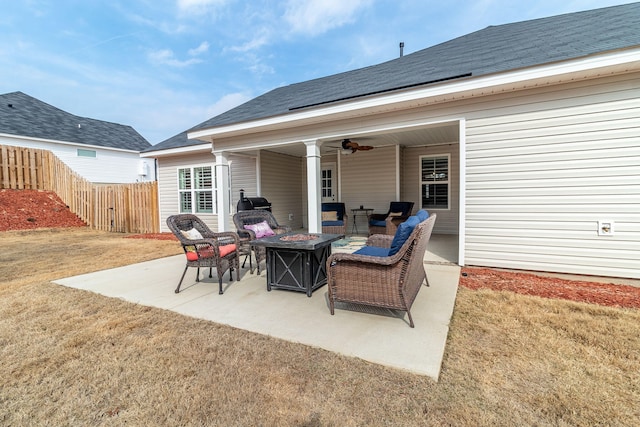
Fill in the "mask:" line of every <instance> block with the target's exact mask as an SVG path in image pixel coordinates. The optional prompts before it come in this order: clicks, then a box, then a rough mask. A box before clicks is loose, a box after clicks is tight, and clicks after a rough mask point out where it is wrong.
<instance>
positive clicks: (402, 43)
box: [400, 42, 404, 58]
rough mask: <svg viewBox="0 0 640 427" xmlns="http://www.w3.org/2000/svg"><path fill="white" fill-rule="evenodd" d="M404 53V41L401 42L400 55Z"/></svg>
mask: <svg viewBox="0 0 640 427" xmlns="http://www.w3.org/2000/svg"><path fill="white" fill-rule="evenodd" d="M403 55H404V42H400V57H401V58H402V56H403Z"/></svg>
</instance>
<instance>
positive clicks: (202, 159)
mask: <svg viewBox="0 0 640 427" xmlns="http://www.w3.org/2000/svg"><path fill="white" fill-rule="evenodd" d="M229 160H230V161H231V205H232V212H235V206H236V203H237V202H238V197H239V194H240V193H239V192H240V188H244V189H245V190H247V191H249V192H251V191H253V192H254V194H255V186H256V184H255V183H256V168H255V164H256V162H255V159H254V158H250V157H241V156H231V157H230V158H229ZM215 164H216V158H215V156H214V155H212V154H207V153H200V154H190V155H181V156H175V157H161V158H159V159H158V195H159V197H158V200H159V204H160V206H159V207H160V230H161V231H164V232H166V231H169V229H168V228H167V222H166V221H167V218H168V217H169V216H170V215H176V214H178V213H180V210H179V202H178V200H179V199H178V175H177V173H178V169H179V168H183V167H192V166H200V165H210V166H211V167H212V168H214V167H215ZM248 194H252V193H248ZM198 216H199V217H200V218H202V220H203V221H204V222H205V223H206V224H207V226H209V228H211V229H212V230H214V231H217V230H218V215H217V214H198ZM229 227H230V228H229V229H230V230H233V229H234V228H235V227H234V226H233V225H232V224H230V225H229Z"/></svg>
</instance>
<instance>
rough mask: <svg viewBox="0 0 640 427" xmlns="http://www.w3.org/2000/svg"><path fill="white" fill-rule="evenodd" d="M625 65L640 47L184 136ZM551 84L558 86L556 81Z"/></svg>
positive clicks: (638, 59)
mask: <svg viewBox="0 0 640 427" xmlns="http://www.w3.org/2000/svg"><path fill="white" fill-rule="evenodd" d="M625 64H628V65H629V68H630V69H640V48H634V49H628V50H622V51H616V52H612V53H607V54H602V55H594V56H588V57H584V58H580V59H575V60H569V61H563V62H557V63H552V64H547V65H541V66H536V67H530V68H523V69H519V70H513V71H508V72H503V73H497V74H490V75H485V76H480V77H473V76H472V77H469V78H466V79H464V80H460V81H455V80H454V81H448V82H443V83H440V84H433V85H428V86H426V87H423V88H419V89H415V88H412V89H408V90H402V91H398V92H394V93H389V94H382V95H378V96H371V97H366V98H363V99H360V100H350V101H345V102H336V103H334V104H332V105H330V106H321V107H318V108H313V109H309V110H305V111H301V112H297V113H289V114H284V115H280V116H274V117H268V118H264V119H258V120H253V121H249V122H242V123H234V124H230V125H226V126H219V127H214V128H209V129H202V130H197V131H194V132H189V133H188V135H187V136H188V138H189V139H198V138H218V137H223V136H231V135H234V134H242V133H251V132H258V131H264V130H271V129H273V130H275V129H278V128H281V127H283V126H287V125H289V126H290V125H291V124H293V123H295V122H301V123H305V124H309V123H314V122H316V123H317V122H322V121H324V120H326V118H327V116H332V117H333V118H332V119H333V120H335V116H336V115H337V116H344V117H345V118H346V117H349V116H351V115H353V114H354V113H358V112H359V111H361V110H370V112H375V111H376V110H378V111H384V110H387V109H389V108H391V107H394V106H398V105H400V104H411V103H418V104H424V103H426V102H427V100H428V99H433V98H438V97H452V96H453V97H455V95H456V94H461V93H471V94H474V93H476V95H477V92H478V91H483V90H486V89H494V90H499V88H500V87H504V88H505V90H507V88H508V90H513V89H515V88H514V85H522V84H523V83H526V82H528V81H535V80H540V79H550V78H556V79H558V78H561V77H562V76H563V75H570V74H575V73H582V74H583V75H584V77H588V76H590V75H593V76H598V75H599V74H600V73H599V72H598V70H600V69H603V68H606V67H616V66H621V65H625ZM553 83H558V80H556V81H554V82H553Z"/></svg>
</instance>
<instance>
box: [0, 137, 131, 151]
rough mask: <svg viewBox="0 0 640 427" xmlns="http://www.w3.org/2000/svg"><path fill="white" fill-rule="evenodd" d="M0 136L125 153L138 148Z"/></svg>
mask: <svg viewBox="0 0 640 427" xmlns="http://www.w3.org/2000/svg"><path fill="white" fill-rule="evenodd" d="M0 136H3V137H6V138H13V139H21V140H25V141H33V142H46V143H47V144H59V145H69V146H72V147H78V148H95V149H97V150H109V151H121V152H125V153H139V152H140V151H139V150H128V149H126V148H115V147H105V146H103V145H91V144H82V143H80V142H69V141H58V140H56V139H45V138H35V137H33V136H24V135H14V134H10V133H0Z"/></svg>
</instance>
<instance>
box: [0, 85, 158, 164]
mask: <svg viewBox="0 0 640 427" xmlns="http://www.w3.org/2000/svg"><path fill="white" fill-rule="evenodd" d="M0 133H3V134H9V135H17V136H22V137H31V138H39V139H47V140H53V141H61V142H71V143H77V144H84V145H95V146H99V147H108V148H117V149H123V150H133V151H142V150H145V149H147V148H149V147H150V146H151V144H150V143H149V141H147V140H146V139H144V137H142V135H140V134H139V133H138V132H136V130H135V129H133V128H132V127H131V126H126V125H120V124H117V123H111V122H105V121H102V120H96V119H89V118H87V117H80V116H76V115H73V114H70V113H67V112H66V111H63V110H60V109H59V108H56V107H53V106H51V105H49V104H47V103H45V102H42V101H40V100H38V99H36V98H33V97H31V96H29V95H26V94H24V93H22V92H11V93H5V94H2V95H0Z"/></svg>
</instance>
